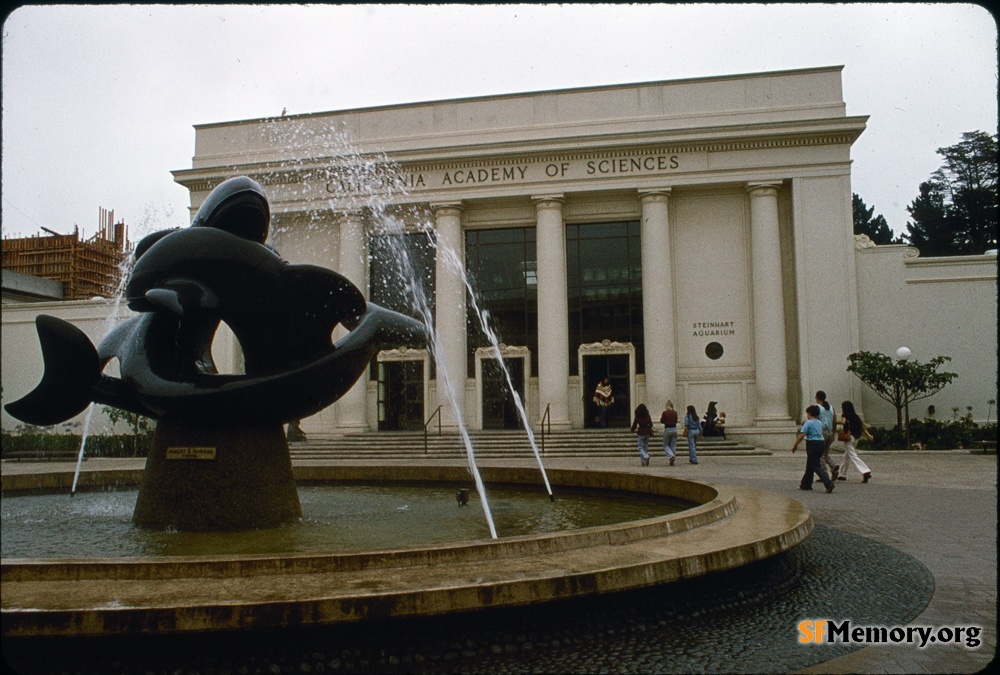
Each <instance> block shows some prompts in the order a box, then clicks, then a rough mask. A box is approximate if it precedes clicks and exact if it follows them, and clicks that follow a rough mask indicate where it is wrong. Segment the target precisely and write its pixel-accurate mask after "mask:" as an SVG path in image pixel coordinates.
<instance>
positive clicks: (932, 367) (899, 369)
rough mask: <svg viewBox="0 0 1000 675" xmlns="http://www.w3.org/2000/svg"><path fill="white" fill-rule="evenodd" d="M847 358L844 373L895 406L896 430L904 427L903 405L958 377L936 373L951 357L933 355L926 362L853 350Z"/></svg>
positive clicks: (926, 395)
mask: <svg viewBox="0 0 1000 675" xmlns="http://www.w3.org/2000/svg"><path fill="white" fill-rule="evenodd" d="M847 360H848V361H850V365H849V366H847V372H849V373H854V374H855V375H856V376H857V377H858V379H859V380H861V381H862V382H864V383H865V384H866V385H867V386H868V387H869V388H871V390H872V391H874V392H875V393H876V394H878V395H879V397H880V398H882V399H884V400H886V401H888V402H889V403H891V404H892V405H893V406H894V407H895V408H896V429H897V430H901V429H902V428H903V407H904V406H905V405H906V404H907V403H908V402H910V403H912V402H913V401H919V400H920V399H922V398H927V397H928V396H933V395H934V394H936V393H938V392H939V391H941V390H942V389H944V388H945V387H946V386H947V385H948V384H950V383H951V381H952V380H954V379H955V378H956V377H958V374H956V373H948V372H938V368H939V367H941V365H942V364H943V363H944V362H945V361H951V357H950V356H935V357H934V358H933V359H931V360H930V361H929V362H928V363H920V362H919V361H917V360H916V359H914V360H913V361H906V362H904V361H897V360H896V359H894V358H892V357H891V356H888V355H886V354H880V353H878V352H856V353H854V354H851V355H850V356H848V357H847ZM907 424H909V420H907Z"/></svg>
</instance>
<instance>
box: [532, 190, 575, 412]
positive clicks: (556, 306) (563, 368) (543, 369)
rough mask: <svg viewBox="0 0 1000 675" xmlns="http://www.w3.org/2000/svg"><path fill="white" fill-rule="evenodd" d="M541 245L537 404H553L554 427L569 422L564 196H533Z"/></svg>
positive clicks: (567, 307) (537, 234) (543, 405)
mask: <svg viewBox="0 0 1000 675" xmlns="http://www.w3.org/2000/svg"><path fill="white" fill-rule="evenodd" d="M533 200H534V202H535V217H536V220H537V229H536V237H535V239H536V246H537V248H538V251H537V256H538V403H539V411H538V412H539V415H540V416H541V415H544V414H545V408H546V406H551V408H550V412H549V420H550V421H551V424H552V428H553V429H556V428H559V429H567V428H569V426H570V422H569V395H568V393H567V384H568V381H569V321H568V320H567V317H568V316H569V302H568V299H567V289H566V227H565V224H564V223H563V198H562V195H541V196H537V197H533Z"/></svg>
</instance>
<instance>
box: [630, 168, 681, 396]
mask: <svg viewBox="0 0 1000 675" xmlns="http://www.w3.org/2000/svg"><path fill="white" fill-rule="evenodd" d="M669 197H670V188H662V189H658V190H640V191H639V198H640V200H641V203H642V325H643V341H644V342H645V356H646V401H645V403H646V405H647V406H649V409H650V410H659V409H661V408H660V406H662V405H663V404H664V403H665V402H666V401H667V399H673V398H675V396H674V392H675V388H676V386H677V366H676V364H677V347H676V343H675V341H674V288H673V269H672V267H671V264H670V263H671V260H670V218H669V215H668V208H667V207H668V206H669V204H668V201H669Z"/></svg>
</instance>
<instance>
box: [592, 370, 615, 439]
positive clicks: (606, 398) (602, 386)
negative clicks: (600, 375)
mask: <svg viewBox="0 0 1000 675" xmlns="http://www.w3.org/2000/svg"><path fill="white" fill-rule="evenodd" d="M614 402H615V397H614V391H613V390H612V389H611V380H609V379H608V378H606V377H605V378H604V379H603V380H601V382H600V383H599V384H598V385H597V388H596V389H595V390H594V403H596V404H597V423H598V424H599V425H600V426H601V428H602V429H604V428H605V427H607V426H608V408H609V407H610V406H611V405H612V404H613V403H614Z"/></svg>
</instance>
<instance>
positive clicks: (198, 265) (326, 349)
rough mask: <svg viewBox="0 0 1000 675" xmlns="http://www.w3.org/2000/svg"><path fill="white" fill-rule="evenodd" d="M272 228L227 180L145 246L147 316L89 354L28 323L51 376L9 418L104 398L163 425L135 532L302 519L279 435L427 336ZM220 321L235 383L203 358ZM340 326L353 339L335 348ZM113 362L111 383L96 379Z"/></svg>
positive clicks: (67, 327) (140, 288) (242, 188)
mask: <svg viewBox="0 0 1000 675" xmlns="http://www.w3.org/2000/svg"><path fill="white" fill-rule="evenodd" d="M269 220H270V212H269V207H268V203H267V199H266V197H265V195H264V191H263V189H262V188H261V187H260V185H258V184H257V183H256V182H254V181H253V180H251V179H249V178H246V177H238V178H231V179H229V180H227V181H225V182H223V183H222V184H220V185H219V186H218V187H216V188H215V189H214V190H213V191H212V193H211V194H210V195H209V196H208V198H207V199H206V200H205V202H204V203H203V204H202V206H201V208H200V209H199V211H198V213H197V215H196V216H195V218H194V221H193V222H192V224H191V226H190V227H188V228H184V229H176V230H163V231H160V232H157V233H154V234H151V235H149V236H147V237H145V238H144V239H143V240H142V241H140V242H139V244H138V245H137V246H136V251H135V265H134V266H133V268H132V272H131V275H130V277H129V279H128V282H127V284H126V286H125V299H126V301H127V303H128V307H129V308H130V309H132V310H134V311H137V312H139V313H140V315H139V316H138V317H135V318H133V319H130V320H129V321H127V322H125V323H124V324H122V325H121V326H119V327H117V328H116V329H115V330H113V331H112V332H111V333H110V334H109V335H108V336H107V337H106V338H105V339H104V340H102V341H101V344H100V345H99V346H98V347H97V348H95V347H94V346H93V344H91V342H90V340H89V339H88V338H87V337H86V335H84V334H83V332H82V331H80V330H79V329H77V328H76V327H74V326H73V325H72V324H70V323H68V322H66V321H63V320H61V319H57V318H55V317H51V316H46V315H40V316H39V317H38V318H37V320H36V326H37V330H38V336H39V341H40V343H41V346H42V353H43V357H44V359H45V372H44V374H43V376H42V380H41V382H40V383H39V385H38V386H37V387H36V388H35V389H34V390H33V391H32V392H30V393H29V394H28V395H27V396H25V397H23V398H21V399H20V400H18V401H14V402H13V403H10V404H8V405H7V406H6V409H7V411H8V412H9V413H10V414H11V415H13V416H14V417H16V418H18V419H20V420H22V421H24V422H28V423H30V424H40V425H46V424H53V423H57V422H61V421H63V420H66V419H69V418H70V417H73V416H74V415H77V414H79V413H80V412H82V411H83V410H84V409H86V407H87V406H88V405H90V404H91V403H92V402H97V403H103V404H106V405H111V406H115V407H118V408H122V409H125V410H128V411H130V412H135V413H138V414H141V415H145V416H147V417H151V418H154V419H157V420H158V424H157V428H156V433H155V436H154V440H153V447H152V449H151V451H150V454H149V457H148V458H147V462H146V470H145V475H144V478H143V484H142V486H141V488H140V491H139V497H138V500H137V502H136V507H135V513H134V520H135V522H136V524H138V525H140V526H144V527H154V528H167V527H172V528H175V529H178V530H232V529H251V528H260V527H269V526H273V525H276V524H280V523H284V522H289V521H292V520H295V519H297V518H299V517H300V516H301V508H300V505H299V501H298V496H297V493H296V490H295V481H294V479H293V477H292V470H291V459H290V457H289V454H288V444H287V441H286V439H285V435H284V431H283V429H282V425H283V424H284V423H286V422H290V421H294V420H298V419H301V418H303V417H306V416H308V415H311V414H313V413H316V412H318V411H319V410H321V409H323V408H325V407H326V406H328V405H330V404H331V403H332V402H333V401H335V400H336V399H338V398H340V397H341V396H342V395H343V394H344V393H345V392H346V391H347V390H348V389H349V388H350V387H351V386H352V385H353V384H354V383H355V382H356V381H357V379H358V378H359V377H360V376H361V374H362V373H363V372H364V369H365V368H366V367H367V365H368V363H369V362H370V361H371V359H372V357H373V356H374V355H375V354H376V353H377V352H378V351H379V350H380V349H383V348H387V347H397V346H400V345H404V344H405V345H410V346H418V345H422V344H423V343H424V341H425V340H426V338H425V335H424V330H423V325H422V324H420V323H419V322H417V321H416V320H414V319H412V318H410V317H407V316H404V315H402V314H399V313H396V312H392V311H390V310H386V309H384V308H382V307H379V306H377V305H374V304H371V303H366V302H365V300H364V296H363V295H362V294H361V292H360V291H359V290H358V289H357V288H355V287H354V285H353V284H351V283H350V282H349V281H348V280H347V279H345V278H344V277H342V276H341V275H339V274H337V273H336V272H333V271H331V270H327V269H324V268H321V267H316V266H311V265H291V264H289V263H287V262H285V261H284V260H283V259H282V258H281V257H279V256H278V255H277V254H276V253H275V252H274V251H273V250H271V249H269V248H268V247H266V246H264V241H265V240H266V238H267V233H268V229H269ZM221 322H225V323H226V324H227V325H228V326H229V327H230V328H231V329H232V330H233V333H234V334H235V335H236V337H237V338H238V339H239V341H240V345H241V347H242V350H243V355H244V360H245V364H246V366H245V370H246V372H245V373H243V374H238V375H221V374H219V372H218V370H217V369H216V367H215V364H214V363H213V361H212V355H211V345H212V338H213V337H214V335H215V332H216V330H217V329H218V327H219V325H220V323H221ZM341 323H342V324H344V325H345V326H346V327H348V328H349V329H351V332H350V333H349V334H348V335H347V336H346V337H344V338H343V339H342V340H340V341H339V342H338V343H337V344H332V342H331V339H330V335H331V333H332V331H333V329H334V328H335V327H336V326H337V325H338V324H341ZM289 327H294V330H289ZM112 358H117V359H118V361H119V364H120V369H121V377H120V378H112V377H108V376H105V375H102V374H101V371H102V370H103V368H104V366H105V365H106V364H107V362H108V361H109V360H110V359H112Z"/></svg>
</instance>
